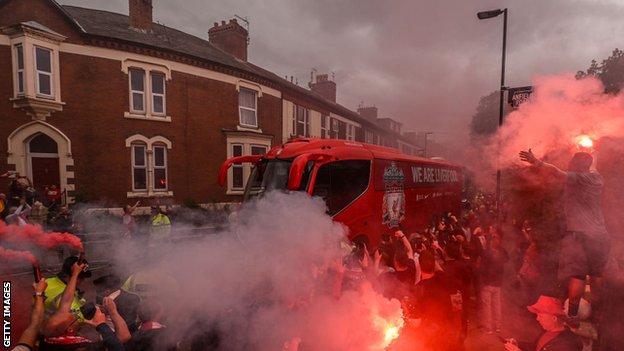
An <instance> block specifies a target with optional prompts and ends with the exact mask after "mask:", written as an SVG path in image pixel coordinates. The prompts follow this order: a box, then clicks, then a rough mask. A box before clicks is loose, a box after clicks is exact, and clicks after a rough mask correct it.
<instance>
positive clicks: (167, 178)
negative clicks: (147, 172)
mask: <svg viewBox="0 0 624 351" xmlns="http://www.w3.org/2000/svg"><path fill="white" fill-rule="evenodd" d="M156 149H163V157H164V159H163V161H164V165H163V166H157V165H156ZM152 155H153V157H152V169H151V171H152V185H153V191H154V192H163V191H168V190H169V170H168V169H167V146H166V145H160V144H157V145H153V146H152ZM157 169H164V170H165V181H166V183H165V187H164V188H157V187H156V170H157Z"/></svg>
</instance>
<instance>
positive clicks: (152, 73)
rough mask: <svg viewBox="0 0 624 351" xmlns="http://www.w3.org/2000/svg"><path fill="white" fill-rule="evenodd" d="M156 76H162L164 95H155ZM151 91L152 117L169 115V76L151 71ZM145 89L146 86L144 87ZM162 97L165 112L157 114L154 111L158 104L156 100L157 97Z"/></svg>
mask: <svg viewBox="0 0 624 351" xmlns="http://www.w3.org/2000/svg"><path fill="white" fill-rule="evenodd" d="M154 75H159V76H162V85H163V86H162V91H163V92H162V94H161V93H155V92H154V85H153V84H154V81H153V80H154ZM149 83H150V84H149V91H150V101H151V105H150V107H151V112H152V115H154V116H159V117H164V116H166V115H167V75H165V74H164V73H163V72H160V71H150V72H149ZM144 88H145V86H144ZM158 96H160V97H162V101H163V110H162V112H157V111H155V110H154V106H156V104H155V103H154V98H155V97H158Z"/></svg>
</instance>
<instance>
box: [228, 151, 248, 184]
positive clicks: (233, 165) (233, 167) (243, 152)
mask: <svg viewBox="0 0 624 351" xmlns="http://www.w3.org/2000/svg"><path fill="white" fill-rule="evenodd" d="M236 146H240V148H241V154H240V156H243V155H245V144H243V143H232V144H230V152H231V153H232V157H234V147H236ZM231 168H232V171H231V175H232V176H231V179H232V181H231V182H230V189H231V190H232V191H243V190H245V185H246V184H245V182H246V180H245V165H244V164H242V163H239V164H236V163H234V164H232V167H231ZM239 168H240V170H241V171H242V174H243V184H242V186H241V187H235V186H234V169H239Z"/></svg>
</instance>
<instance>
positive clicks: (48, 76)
mask: <svg viewBox="0 0 624 351" xmlns="http://www.w3.org/2000/svg"><path fill="white" fill-rule="evenodd" d="M35 73H36V74H35V77H36V80H35V83H36V84H35V85H36V88H37V95H39V96H42V97H45V98H53V97H54V95H53V94H52V85H53V81H52V50H50V49H45V48H42V47H39V46H35Z"/></svg>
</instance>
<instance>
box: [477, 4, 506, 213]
mask: <svg viewBox="0 0 624 351" xmlns="http://www.w3.org/2000/svg"><path fill="white" fill-rule="evenodd" d="M500 14H503V58H502V60H501V83H500V101H499V115H498V127H499V128H500V127H501V126H502V125H503V118H504V114H503V110H504V100H505V53H506V50H507V9H503V10H501V9H497V10H491V11H482V12H478V13H477V18H479V19H480V20H484V19H488V18H494V17H498V16H499V15H500ZM497 163H498V162H497ZM500 204H501V170H500V167H498V166H497V167H496V207H497V214H498V216H500ZM499 224H500V223H499Z"/></svg>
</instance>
